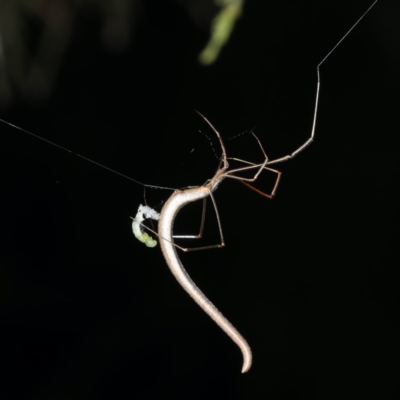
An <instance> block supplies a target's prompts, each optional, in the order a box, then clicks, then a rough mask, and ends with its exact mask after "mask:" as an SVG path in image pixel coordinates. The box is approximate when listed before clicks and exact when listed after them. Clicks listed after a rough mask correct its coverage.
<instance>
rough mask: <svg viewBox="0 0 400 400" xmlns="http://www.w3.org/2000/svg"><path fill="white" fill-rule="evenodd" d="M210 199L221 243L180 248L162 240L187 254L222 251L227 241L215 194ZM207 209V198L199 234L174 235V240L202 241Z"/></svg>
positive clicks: (153, 231)
mask: <svg viewBox="0 0 400 400" xmlns="http://www.w3.org/2000/svg"><path fill="white" fill-rule="evenodd" d="M210 197H211V201H212V203H213V205H214V210H215V214H216V217H217V223H218V230H219V235H220V238H221V243H219V244H213V245H209V246H201V247H183V246H180V245H178V244H176V243H174V242H172V241H170V240H168V239H165V238H164V237H163V238H162V239H164V240H166V241H167V242H169V243H171V244H172V245H174V246H175V247H177V248H178V249H180V250H182V251H184V252H185V253H187V252H189V251H197V250H207V249H220V248H222V247H225V241H224V234H223V232H222V225H221V219H220V217H219V213H218V208H217V203H216V201H215V199H214V196H213V194H212V193H211V192H210ZM206 208H207V198H204V199H203V210H202V215H201V222H200V230H199V233H198V234H197V235H173V238H175V239H201V238H202V237H203V232H204V224H205V217H206ZM142 227H143V228H145V229H146V230H148V231H150V232H152V233H154V234H155V235H157V236H158V237H160V235H159V234H158V233H157V232H156V231H155V230H153V229H150V228H149V227H147V226H145V225H143V224H142Z"/></svg>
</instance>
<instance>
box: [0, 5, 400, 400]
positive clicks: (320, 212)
mask: <svg viewBox="0 0 400 400" xmlns="http://www.w3.org/2000/svg"><path fill="white" fill-rule="evenodd" d="M206 3H207V2H204V7H205V9H206V11H204V12H205V18H206V20H207V21H208V22H209V21H210V20H211V18H212V16H213V15H214V13H215V11H216V10H215V9H214V8H213V7H212V6H210V4H206ZM369 5H370V2H366V1H361V0H360V1H358V0H357V1H348V0H347V1H344V0H335V1H324V2H319V1H302V2H299V1H290V0H285V1H282V2H263V1H248V2H247V3H246V6H245V9H244V14H243V16H242V18H241V19H240V21H239V23H238V24H237V27H236V29H235V30H234V33H233V36H232V37H231V39H230V41H229V43H228V45H227V46H226V48H225V49H224V50H223V52H222V54H221V56H220V58H219V59H218V60H217V62H216V63H215V64H214V65H212V66H210V67H203V66H201V65H199V64H198V62H197V56H198V54H199V52H200V51H201V49H202V48H203V47H204V45H205V43H206V42H207V38H208V32H207V30H206V29H201V27H200V26H199V25H196V24H194V23H193V20H192V19H191V18H190V17H189V16H188V14H187V13H186V12H185V10H184V8H182V7H181V6H179V4H177V3H175V2H173V1H148V2H145V4H144V5H143V9H142V15H141V18H140V19H139V21H137V25H136V27H135V29H134V32H133V33H134V34H133V36H132V38H131V42H130V45H129V46H128V48H127V49H126V50H125V51H123V52H121V53H118V54H117V53H112V52H108V51H107V50H106V49H105V48H104V46H103V45H102V43H101V41H100V39H99V29H100V25H99V24H100V23H99V21H98V19H96V18H95V17H92V16H91V15H90V13H89V14H88V13H86V14H84V15H82V16H80V17H79V18H78V19H77V21H76V25H75V28H74V29H75V31H74V36H73V40H72V42H71V43H70V45H69V47H68V51H67V54H66V56H65V58H64V61H63V64H62V67H61V70H60V73H59V76H58V79H57V81H56V84H55V86H54V88H53V92H52V94H51V96H50V97H49V99H48V100H47V102H41V103H40V104H32V102H26V101H24V99H22V98H18V96H17V100H16V101H15V103H14V105H12V106H10V107H8V108H7V109H3V111H2V113H1V118H3V119H5V120H7V121H9V122H11V123H13V124H15V125H18V126H20V127H22V128H24V129H27V130H29V131H31V132H34V133H35V134H38V135H40V136H43V137H45V138H46V139H48V140H51V141H54V142H56V143H58V144H60V145H62V146H65V147H67V148H69V149H72V150H73V151H75V152H78V153H80V154H82V155H84V156H86V157H89V158H91V159H93V160H95V161H97V162H99V163H101V164H105V165H107V166H108V167H110V168H112V169H115V170H117V171H119V172H121V173H123V174H126V175H128V176H130V177H132V178H134V179H136V180H140V181H141V182H145V183H148V184H154V185H160V186H167V187H173V188H179V187H184V186H187V185H201V184H202V183H204V182H205V181H206V179H208V178H210V177H212V176H213V174H214V172H215V170H216V168H217V166H218V160H217V159H216V158H215V155H214V153H213V150H212V148H211V146H210V145H209V142H208V140H207V138H205V137H204V136H203V135H201V134H200V133H198V130H199V129H200V130H201V131H202V132H204V133H206V134H207V135H208V136H209V138H210V140H211V141H212V143H213V148H214V149H215V151H216V152H217V153H218V154H219V152H220V149H219V147H218V143H217V141H216V140H215V137H214V135H213V133H212V131H211V130H210V129H209V128H207V126H206V125H205V124H204V121H202V120H201V118H199V116H198V115H196V114H195V112H194V110H195V109H198V110H200V111H201V112H202V113H203V114H204V115H206V116H207V118H209V119H210V121H212V123H213V124H215V127H216V128H217V129H218V130H219V131H220V132H221V134H222V136H223V137H224V138H226V144H227V147H228V153H229V154H230V155H231V156H236V157H241V158H244V159H248V160H254V162H260V161H262V155H261V152H260V150H259V148H258V147H257V145H256V144H255V142H254V140H253V138H252V137H251V135H242V136H240V137H238V138H237V140H232V141H230V140H228V138H229V137H232V136H235V135H238V134H240V133H241V132H243V131H245V130H248V129H251V128H252V127H253V126H254V125H256V124H257V128H256V130H255V132H256V133H257V135H258V137H259V138H260V140H261V142H262V143H263V145H264V148H265V150H266V152H267V153H268V155H269V156H270V157H271V158H272V157H279V156H281V155H285V154H288V153H290V152H292V151H293V150H294V149H295V148H296V147H298V146H299V145H300V144H301V143H302V142H304V141H305V140H306V138H307V137H308V136H309V134H310V130H311V123H312V115H313V107H314V100H315V91H316V65H317V64H318V63H319V62H320V61H321V59H322V58H323V57H324V56H325V55H326V54H327V53H328V52H329V50H330V49H331V48H332V47H333V46H334V45H335V43H336V42H337V41H338V40H339V39H340V38H341V37H342V35H343V34H344V33H345V32H346V31H347V30H348V29H349V27H350V26H351V25H352V24H353V23H354V22H355V21H356V20H357V18H359V16H360V15H361V14H362V13H363V12H364V11H365V10H366V8H367V7H368V6H369ZM399 10H400V5H399V4H398V3H395V2H392V3H390V2H389V1H383V0H381V1H379V2H378V4H377V5H376V6H375V8H374V9H373V10H372V11H371V12H370V13H369V14H368V16H367V17H366V18H365V19H364V20H363V22H362V23H361V24H360V25H359V26H358V27H357V28H356V29H355V30H354V31H353V32H352V33H351V35H350V36H349V37H348V38H347V39H346V40H345V41H344V42H343V43H342V45H341V46H340V47H339V48H338V49H337V50H336V51H335V52H334V53H333V54H332V56H331V57H330V58H329V59H328V60H327V61H326V63H324V64H323V66H322V67H321V97H320V109H319V114H318V123H317V131H316V140H315V142H314V143H313V144H312V145H311V146H310V147H309V148H308V149H307V150H305V151H304V152H303V153H301V154H300V155H299V156H298V157H296V158H295V159H294V160H292V161H288V162H286V163H283V164H281V165H279V166H278V165H277V168H279V169H280V170H281V171H282V172H283V176H282V181H281V184H280V187H279V189H278V193H277V196H276V198H275V199H274V200H272V201H269V200H266V199H264V198H262V197H261V196H258V195H256V194H255V193H254V192H251V191H249V190H247V189H246V188H245V187H244V186H242V185H240V184H238V183H237V182H235V181H229V180H227V181H225V182H224V183H223V184H222V185H221V187H220V188H219V189H218V191H217V192H216V193H215V197H216V200H217V202H218V207H219V211H220V217H221V220H222V225H223V229H224V234H225V241H226V248H224V249H222V250H209V251H203V252H196V253H189V254H183V255H182V262H183V264H184V265H185V267H186V268H187V270H188V272H189V274H190V275H191V276H192V278H193V279H194V281H195V282H196V283H197V285H198V286H199V287H200V288H201V289H202V290H203V291H204V292H205V293H206V295H207V296H208V297H209V298H210V299H211V301H212V302H213V303H214V304H215V305H216V306H217V307H218V308H219V309H220V310H221V311H222V312H223V313H224V314H225V315H226V316H227V318H228V319H229V320H230V321H231V322H232V323H233V324H234V325H235V326H236V327H237V328H238V330H239V331H240V332H241V333H242V334H243V335H244V336H245V337H246V339H247V340H248V342H249V344H250V345H251V347H252V350H253V355H254V364H253V366H252V368H251V370H250V371H249V373H247V374H245V375H242V374H241V373H240V370H241V362H242V360H241V354H240V352H239V350H238V349H237V347H236V346H235V345H234V344H233V343H232V342H231V340H230V339H229V338H228V337H226V335H225V334H224V333H223V332H222V331H221V330H220V329H219V328H218V327H217V326H216V325H215V324H214V323H213V322H212V321H211V319H210V318H209V317H208V316H206V315H205V314H204V313H203V311H202V310H201V309H200V308H199V307H198V306H197V305H196V304H195V303H194V302H193V301H192V300H191V299H190V298H189V297H188V295H187V294H186V293H185V292H184V291H183V290H182V288H181V287H180V286H179V285H178V284H177V282H176V281H175V279H174V278H173V276H172V275H171V273H170V271H169V270H168V267H167V266H166V263H165V261H164V259H163V257H162V255H161V252H160V250H159V247H157V248H155V249H148V248H146V247H145V246H143V245H142V244H141V243H139V242H138V241H137V240H136V239H135V238H134V236H133V235H132V232H131V227H130V224H131V220H130V216H134V215H135V214H136V210H137V207H138V205H139V204H140V203H142V202H143V187H142V186H140V185H138V184H135V183H133V182H130V181H129V180H126V179H124V178H122V177H119V176H117V175H115V174H113V173H110V172H108V171H106V170H104V169H101V168H98V167H96V166H94V165H92V164H90V163H87V162H85V161H83V160H81V159H79V158H77V157H76V156H74V155H71V154H68V153H66V152H63V151H61V150H59V149H57V148H55V147H53V146H50V145H48V144H46V143H44V142H42V141H40V140H37V139H35V138H33V137H31V136H29V135H27V134H26V133H23V132H21V131H18V130H16V129H15V128H12V127H10V126H7V125H6V124H3V123H2V124H1V125H0V131H1V149H2V151H1V158H2V160H3V162H4V164H3V168H2V170H1V171H2V178H1V187H2V190H1V192H2V194H1V197H2V200H3V201H4V205H3V206H2V207H1V212H2V217H1V221H2V223H1V225H2V239H1V246H2V251H1V258H2V259H1V268H0V299H1V301H0V312H1V321H0V330H1V334H0V337H1V338H2V341H1V342H2V345H1V353H0V354H1V356H0V360H1V361H0V363H1V364H0V365H1V366H2V369H3V372H2V374H1V377H0V379H1V385H0V398H1V399H5V400H8V399H24V400H25V399H106V398H107V399H108V398H133V399H200V398H201V399H204V398H224V399H261V398H262V399H264V398H266V399H267V398H268V399H337V398H341V399H347V398H348V399H355V398H381V399H398V398H400V384H399V372H400V371H399V362H398V360H399V356H400V346H399V341H400V325H399V306H400V273H399V261H398V239H396V238H397V237H398V236H397V234H396V232H397V230H398V225H397V224H398V200H399V196H398V177H399V174H398V168H399V164H398V147H397V142H396V137H397V136H398V134H399V124H398V117H397V112H398V100H397V99H398V90H399V79H398V68H399V67H400V65H399V40H400V35H399V32H398V20H399V14H400V13H399ZM205 27H206V28H207V27H208V24H205ZM193 149H194V150H193ZM264 175H265V181H266V182H269V181H268V179H270V176H269V175H268V174H267V173H265V174H263V175H261V178H260V180H259V181H260V182H259V183H260V185H262V181H264ZM169 193H170V192H168V191H167V190H160V189H158V190H147V192H146V197H147V201H148V203H149V204H150V205H151V206H152V207H155V208H156V209H158V210H160V207H161V201H165V200H166V199H167V198H168V196H169ZM210 209H211V208H210ZM184 212H185V213H184ZM199 212H200V205H194V206H193V207H188V209H187V210H186V209H185V210H182V213H184V214H182V215H183V217H182V218H178V220H177V222H176V224H175V232H183V231H185V232H186V231H188V230H191V231H195V230H196V229H197V227H198V223H199V222H198V221H199ZM207 227H208V228H207V230H206V237H207V238H206V239H205V240H204V243H213V242H215V241H217V240H218V232H217V230H216V225H215V221H214V218H213V214H212V212H210V213H209V218H208V219H207ZM188 245H189V244H188Z"/></svg>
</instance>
